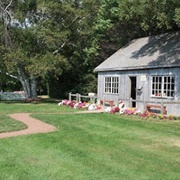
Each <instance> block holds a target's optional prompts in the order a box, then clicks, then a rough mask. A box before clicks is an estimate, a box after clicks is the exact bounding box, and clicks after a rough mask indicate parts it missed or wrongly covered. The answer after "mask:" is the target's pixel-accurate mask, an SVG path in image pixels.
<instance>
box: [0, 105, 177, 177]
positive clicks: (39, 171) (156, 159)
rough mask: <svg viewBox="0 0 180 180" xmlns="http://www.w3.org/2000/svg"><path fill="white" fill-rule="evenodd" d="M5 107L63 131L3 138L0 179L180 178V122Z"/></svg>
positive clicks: (51, 108) (59, 109) (39, 107)
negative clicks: (27, 113) (29, 113)
mask: <svg viewBox="0 0 180 180" xmlns="http://www.w3.org/2000/svg"><path fill="white" fill-rule="evenodd" d="M0 106H1V108H0V109H1V110H0V112H1V111H2V108H3V107H4V108H5V109H6V114H9V113H11V112H13V113H15V112H16V111H17V112H23V111H24V112H30V111H32V112H33V114H32V117H35V118H37V119H40V120H42V121H44V122H47V123H49V124H52V125H54V126H56V127H57V128H58V131H56V132H51V133H47V134H36V135H28V136H21V137H13V138H8V139H0V152H1V154H0V179H6V180H21V179H22V180H24V179H26V180H61V179H63V180H66V179H67V180H71V179H72V180H81V179H83V180H84V179H85V180H86V179H87V180H96V179H99V180H116V179H117V180H119V179H128V180H129V179H133V180H134V179H138V180H141V179H142V180H144V179H149V180H150V179H151V180H152V179H157V180H161V179H163V180H166V179H167V180H170V179H173V180H176V179H179V176H180V173H179V169H180V157H179V153H180V121H160V120H159V121H155V120H144V119H140V118H137V117H136V118H134V117H132V116H126V117H124V116H120V115H112V114H105V113H102V114H63V113H64V112H72V111H74V110H72V109H69V108H65V107H59V106H57V105H56V104H49V105H48V104H47V105H41V104H39V105H38V104H35V105H32V104H30V105H23V104H11V105H9V106H11V107H7V106H6V104H0ZM16 106H18V109H15V107H16ZM27 106H29V108H27ZM46 106H47V107H46ZM13 107H14V108H13ZM10 109H11V110H10ZM9 110H10V111H9ZM50 113H51V114H50ZM58 113H59V114H58ZM2 115H5V114H3V112H2Z"/></svg>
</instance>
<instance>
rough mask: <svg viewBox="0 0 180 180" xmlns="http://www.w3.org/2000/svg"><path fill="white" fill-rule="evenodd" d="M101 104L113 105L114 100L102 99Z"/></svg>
mask: <svg viewBox="0 0 180 180" xmlns="http://www.w3.org/2000/svg"><path fill="white" fill-rule="evenodd" d="M100 105H104V106H106V105H109V106H111V107H113V106H114V101H112V100H104V101H103V100H100Z"/></svg>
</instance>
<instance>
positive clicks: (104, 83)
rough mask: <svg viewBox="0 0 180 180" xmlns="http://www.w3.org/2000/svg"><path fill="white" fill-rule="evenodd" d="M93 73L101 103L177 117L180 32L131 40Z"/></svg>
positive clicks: (179, 114) (178, 108) (179, 104)
mask: <svg viewBox="0 0 180 180" xmlns="http://www.w3.org/2000/svg"><path fill="white" fill-rule="evenodd" d="M94 71H95V72H97V73H98V97H99V98H100V99H101V100H103V99H105V100H109V101H114V104H115V105H116V104H117V103H118V101H120V100H122V101H123V102H124V103H125V104H126V106H131V107H136V108H138V109H140V110H142V111H144V110H146V108H147V106H149V105H150V108H151V107H152V109H153V108H154V109H155V110H156V109H157V110H158V106H159V107H161V110H162V109H163V107H164V106H165V108H166V111H167V114H174V115H177V116H180V32H174V33H167V34H163V35H158V36H150V37H144V38H140V39H136V40H133V41H132V42H130V43H129V44H128V45H127V46H125V47H123V48H121V49H120V50H118V51H117V52H115V53H114V54H113V55H112V56H110V57H109V58H108V59H106V60H105V61H104V62H103V63H101V64H100V65H99V66H97V67H96V68H95V69H94ZM156 106H157V107H156Z"/></svg>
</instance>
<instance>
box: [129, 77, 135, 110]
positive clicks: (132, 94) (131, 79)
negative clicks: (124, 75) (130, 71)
mask: <svg viewBox="0 0 180 180" xmlns="http://www.w3.org/2000/svg"><path fill="white" fill-rule="evenodd" d="M130 81H131V92H130V93H131V94H130V96H131V98H132V99H133V100H136V77H130ZM132 107H136V102H132Z"/></svg>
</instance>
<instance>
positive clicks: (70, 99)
mask: <svg viewBox="0 0 180 180" xmlns="http://www.w3.org/2000/svg"><path fill="white" fill-rule="evenodd" d="M69 101H71V92H70V93H69Z"/></svg>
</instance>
